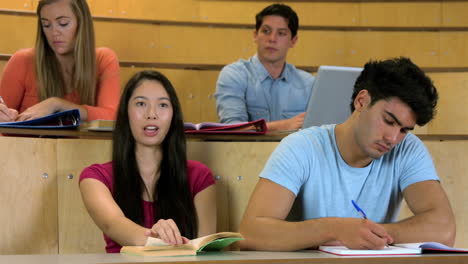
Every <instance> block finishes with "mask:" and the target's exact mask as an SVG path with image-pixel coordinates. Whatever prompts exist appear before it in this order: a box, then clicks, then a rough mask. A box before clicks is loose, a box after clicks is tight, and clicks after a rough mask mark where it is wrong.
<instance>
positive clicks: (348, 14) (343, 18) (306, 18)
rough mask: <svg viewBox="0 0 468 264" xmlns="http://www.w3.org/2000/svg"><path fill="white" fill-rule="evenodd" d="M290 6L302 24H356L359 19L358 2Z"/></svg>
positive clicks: (330, 2) (293, 4) (312, 3)
mask: <svg viewBox="0 0 468 264" xmlns="http://www.w3.org/2000/svg"><path fill="white" fill-rule="evenodd" d="M286 4H289V3H286ZM265 6H266V5H265ZM290 6H291V7H292V8H293V9H294V11H296V13H297V16H298V17H299V24H300V25H302V26H306V25H307V26H309V25H312V26H356V25H358V24H359V20H360V19H359V16H360V14H359V12H360V11H359V3H343V2H333V1H323V2H315V3H314V2H309V3H307V2H302V3H301V2H299V3H291V4H290ZM259 11H260V9H259V10H258V12H259Z"/></svg>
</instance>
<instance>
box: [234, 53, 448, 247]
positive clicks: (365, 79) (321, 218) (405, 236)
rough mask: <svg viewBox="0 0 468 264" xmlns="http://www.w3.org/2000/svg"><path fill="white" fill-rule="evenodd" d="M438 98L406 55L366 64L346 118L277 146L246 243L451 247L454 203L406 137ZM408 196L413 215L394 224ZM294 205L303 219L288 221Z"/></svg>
mask: <svg viewBox="0 0 468 264" xmlns="http://www.w3.org/2000/svg"><path fill="white" fill-rule="evenodd" d="M437 99H438V95H437V90H436V88H435V87H434V86H433V84H432V81H431V80H430V79H429V78H428V77H427V76H426V75H425V74H424V73H423V72H422V71H421V70H420V69H419V68H418V67H417V66H416V65H414V64H413V63H412V62H411V61H410V60H409V59H407V58H398V59H391V60H385V61H371V62H369V63H367V64H366V65H365V67H364V70H363V72H362V73H361V75H360V76H359V78H358V79H357V81H356V84H355V87H354V93H353V96H352V102H351V111H352V115H351V117H350V118H349V119H348V120H346V121H345V122H344V123H342V124H337V125H324V126H321V127H311V128H309V129H304V130H301V131H299V132H297V133H294V134H292V135H290V136H288V137H286V138H285V139H283V141H282V142H281V143H280V144H279V146H278V147H277V148H276V149H275V151H274V152H273V154H272V155H271V157H270V159H269V160H268V162H267V164H266V166H265V168H264V169H263V171H262V173H261V174H260V177H261V178H260V180H259V182H258V183H257V186H256V187H255V190H254V192H253V194H252V197H251V199H250V202H249V205H248V207H247V209H246V212H245V214H244V218H243V220H242V223H241V226H240V232H241V233H242V234H243V236H244V237H245V238H246V240H245V241H243V242H242V245H241V246H242V247H243V248H248V249H255V250H297V249H303V248H311V247H317V246H320V245H345V246H347V247H348V248H353V249H380V248H383V247H384V246H385V245H386V244H390V243H408V242H422V241H437V242H440V243H444V244H446V245H449V246H453V243H454V240H455V220H454V215H453V212H452V209H451V207H450V203H449V201H448V199H447V196H446V194H445V192H444V190H443V188H442V186H441V185H440V182H439V178H438V176H437V173H436V170H435V168H434V165H433V162H432V159H431V157H430V155H429V153H428V151H427V149H426V148H425V146H424V144H423V143H422V142H421V141H420V140H419V139H418V138H417V137H416V136H414V135H413V134H411V133H409V131H411V130H413V128H414V126H415V125H416V124H417V125H420V126H423V125H425V124H426V123H428V122H429V121H430V120H432V118H433V117H434V112H435V106H436V104H437ZM403 198H404V199H405V201H406V202H407V204H408V206H409V208H410V209H411V210H412V212H413V214H414V216H412V217H410V218H407V219H405V220H402V221H398V222H397V215H398V211H399V208H400V203H401V201H402V199H403ZM352 200H354V201H355V202H356V203H357V204H358V205H359V206H360V207H361V209H362V210H363V211H364V212H365V213H366V215H367V219H363V218H361V215H360V214H359V213H358V212H357V210H356V208H355V207H354V206H353V204H352V203H351V201H352ZM293 204H294V209H295V211H296V213H297V211H298V212H299V213H300V215H301V218H300V219H299V221H295V222H292V221H288V220H286V217H287V216H288V214H289V213H290V211H291V208H293Z"/></svg>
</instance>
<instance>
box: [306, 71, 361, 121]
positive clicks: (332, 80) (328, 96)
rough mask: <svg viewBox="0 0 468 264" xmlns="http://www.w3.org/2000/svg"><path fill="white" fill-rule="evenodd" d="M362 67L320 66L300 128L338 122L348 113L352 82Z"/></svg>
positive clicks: (348, 114) (352, 87)
mask: <svg viewBox="0 0 468 264" xmlns="http://www.w3.org/2000/svg"><path fill="white" fill-rule="evenodd" d="M361 71H362V68H355V67H341V66H320V67H319V69H318V72H317V78H316V79H315V82H314V86H313V89H312V94H311V96H310V99H309V104H308V105H307V110H306V115H305V118H304V123H303V125H302V128H308V127H311V126H321V125H324V124H339V123H342V122H344V121H345V120H346V119H347V118H348V117H349V116H350V115H351V110H350V108H349V104H350V103H351V96H352V94H353V89H354V83H355V82H356V79H357V77H358V76H359V74H361Z"/></svg>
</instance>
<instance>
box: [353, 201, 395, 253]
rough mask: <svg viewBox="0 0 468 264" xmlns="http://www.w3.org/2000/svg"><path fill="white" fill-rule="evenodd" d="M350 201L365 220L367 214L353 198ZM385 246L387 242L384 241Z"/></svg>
mask: <svg viewBox="0 0 468 264" xmlns="http://www.w3.org/2000/svg"><path fill="white" fill-rule="evenodd" d="M351 203H352V204H353V206H354V208H356V211H358V213H360V214H361V216H362V218H364V219H366V220H367V215H366V213H365V212H364V210H362V209H361V207H359V205H358V204H357V203H356V202H355V201H354V200H351ZM385 247H388V244H387V243H385Z"/></svg>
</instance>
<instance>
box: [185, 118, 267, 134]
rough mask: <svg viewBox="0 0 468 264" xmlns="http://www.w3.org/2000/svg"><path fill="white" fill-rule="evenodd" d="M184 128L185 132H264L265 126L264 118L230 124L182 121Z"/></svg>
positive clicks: (265, 130)
mask: <svg viewBox="0 0 468 264" xmlns="http://www.w3.org/2000/svg"><path fill="white" fill-rule="evenodd" d="M184 130H185V133H187V134H261V135H263V134H265V133H266V132H267V126H266V121H265V119H259V120H255V121H251V122H240V123H232V124H222V123H213V122H203V123H199V124H193V123H184Z"/></svg>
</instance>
